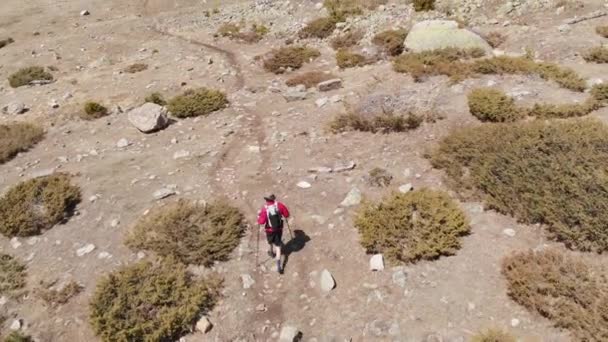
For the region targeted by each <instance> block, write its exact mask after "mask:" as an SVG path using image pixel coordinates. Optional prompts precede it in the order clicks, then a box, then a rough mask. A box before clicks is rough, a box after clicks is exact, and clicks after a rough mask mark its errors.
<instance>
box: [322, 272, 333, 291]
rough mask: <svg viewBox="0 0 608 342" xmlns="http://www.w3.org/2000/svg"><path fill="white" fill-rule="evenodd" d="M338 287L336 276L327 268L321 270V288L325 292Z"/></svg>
mask: <svg viewBox="0 0 608 342" xmlns="http://www.w3.org/2000/svg"><path fill="white" fill-rule="evenodd" d="M335 287H336V281H335V280H334V277H333V276H332V275H331V273H329V271H328V270H327V269H324V270H323V271H322V272H321V290H323V292H329V291H331V290H333V289H334V288H335Z"/></svg>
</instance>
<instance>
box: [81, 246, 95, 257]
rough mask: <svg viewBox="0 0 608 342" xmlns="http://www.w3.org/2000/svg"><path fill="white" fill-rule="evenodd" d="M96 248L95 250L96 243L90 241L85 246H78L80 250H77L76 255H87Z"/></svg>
mask: <svg viewBox="0 0 608 342" xmlns="http://www.w3.org/2000/svg"><path fill="white" fill-rule="evenodd" d="M94 250H95V245H94V244H92V243H90V244H88V245H86V246H84V247H81V248H78V250H76V255H78V256H79V257H81V256H85V255H87V254H89V253H91V252H92V251H94Z"/></svg>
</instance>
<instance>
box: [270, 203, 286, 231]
mask: <svg viewBox="0 0 608 342" xmlns="http://www.w3.org/2000/svg"><path fill="white" fill-rule="evenodd" d="M266 216H267V218H268V225H269V226H270V230H272V231H273V232H276V231H279V230H281V229H283V215H281V212H280V211H279V205H278V203H277V202H275V203H274V204H273V205H267V206H266Z"/></svg>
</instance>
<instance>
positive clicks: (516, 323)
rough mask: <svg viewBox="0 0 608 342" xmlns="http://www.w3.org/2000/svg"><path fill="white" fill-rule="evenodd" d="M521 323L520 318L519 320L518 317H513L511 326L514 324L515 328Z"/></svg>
mask: <svg viewBox="0 0 608 342" xmlns="http://www.w3.org/2000/svg"><path fill="white" fill-rule="evenodd" d="M519 323H520V322H519V320H518V319H517V318H513V319H511V326H512V327H513V328H516V327H517V326H518V325H519Z"/></svg>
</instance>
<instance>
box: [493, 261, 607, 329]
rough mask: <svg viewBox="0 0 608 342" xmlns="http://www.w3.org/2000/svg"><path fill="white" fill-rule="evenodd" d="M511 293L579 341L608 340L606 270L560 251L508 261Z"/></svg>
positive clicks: (505, 270) (505, 268)
mask: <svg viewBox="0 0 608 342" xmlns="http://www.w3.org/2000/svg"><path fill="white" fill-rule="evenodd" d="M502 273H503V274H504V276H505V278H506V279H507V286H508V294H509V296H510V297H511V298H512V299H513V300H514V301H515V302H517V303H518V304H520V305H522V306H524V307H526V308H527V309H528V310H530V311H532V312H536V313H538V314H540V315H541V316H544V317H546V318H548V319H549V320H550V321H552V322H553V324H554V325H555V326H556V327H558V328H563V329H567V330H569V331H570V332H571V333H572V335H573V337H574V340H577V341H606V340H608V282H607V279H606V271H605V270H604V269H598V268H597V267H596V266H591V265H590V264H589V263H588V262H586V261H584V260H583V259H581V258H579V257H575V256H573V255H570V254H569V253H565V252H562V251H558V250H553V249H549V250H543V251H539V252H533V251H529V252H522V253H518V254H514V255H512V256H509V257H507V258H505V259H504V261H503V265H502Z"/></svg>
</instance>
